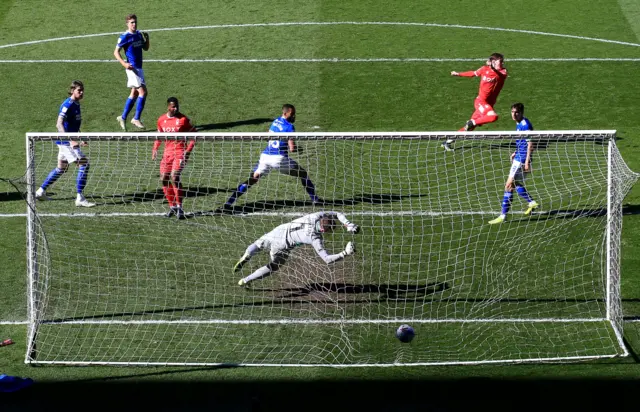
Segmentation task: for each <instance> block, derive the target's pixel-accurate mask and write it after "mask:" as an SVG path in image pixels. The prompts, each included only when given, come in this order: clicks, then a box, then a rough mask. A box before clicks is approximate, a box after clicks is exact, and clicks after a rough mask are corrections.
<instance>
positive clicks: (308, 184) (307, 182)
mask: <svg viewBox="0 0 640 412" xmlns="http://www.w3.org/2000/svg"><path fill="white" fill-rule="evenodd" d="M300 180H301V181H302V184H303V185H304V190H306V191H307V193H308V194H309V196H311V200H315V199H316V188H315V186H314V185H313V182H312V181H311V179H309V178H308V177H303V178H302V179H300Z"/></svg>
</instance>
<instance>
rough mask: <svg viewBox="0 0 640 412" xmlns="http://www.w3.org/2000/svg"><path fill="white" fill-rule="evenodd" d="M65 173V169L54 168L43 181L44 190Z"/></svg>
mask: <svg viewBox="0 0 640 412" xmlns="http://www.w3.org/2000/svg"><path fill="white" fill-rule="evenodd" d="M63 173H64V170H62V169H60V168H57V167H56V168H55V169H53V170H52V171H51V172H49V175H48V176H47V178H46V179H44V183H42V186H40V187H41V188H42V190H47V187H49V186H51V185H52V184H54V183H55V181H56V180H58V178H59V177H60V176H62V175H63Z"/></svg>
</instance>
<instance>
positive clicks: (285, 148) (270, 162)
mask: <svg viewBox="0 0 640 412" xmlns="http://www.w3.org/2000/svg"><path fill="white" fill-rule="evenodd" d="M295 121H296V108H295V107H294V106H293V105H291V104H285V105H283V106H282V116H280V117H278V118H277V119H275V120H274V121H273V123H272V124H271V127H270V128H269V132H271V133H293V132H295V127H294V126H293V123H294V122H295ZM296 151H299V149H298V148H297V147H296V144H295V142H294V140H293V138H289V139H287V140H269V141H268V142H267V147H266V148H265V149H264V150H263V151H262V154H261V155H260V160H259V162H258V164H257V165H256V166H255V167H254V169H253V172H252V173H251V176H250V177H249V179H248V180H245V181H244V182H242V183H241V184H240V185H239V186H238V188H237V189H236V190H235V191H234V192H233V194H232V195H231V196H230V197H229V199H228V200H227V201H226V203H225V204H224V206H223V210H228V209H229V208H230V207H231V206H232V205H233V203H234V202H235V201H236V200H237V199H238V198H239V197H240V196H242V195H243V194H244V193H246V192H247V190H249V188H250V187H251V186H253V185H255V184H256V183H258V180H259V179H260V178H261V177H262V176H266V175H267V174H268V173H269V172H270V171H271V169H277V170H278V171H279V172H280V173H283V174H287V175H289V176H293V177H299V178H300V183H302V185H303V186H304V188H305V190H306V191H307V194H309V197H310V198H311V201H312V202H313V203H319V202H320V199H319V198H318V196H316V189H315V186H314V185H313V182H311V179H309V176H308V174H307V171H306V170H304V169H303V168H302V167H300V165H298V163H297V162H296V161H295V160H293V159H291V158H290V157H289V152H291V153H295V152H296Z"/></svg>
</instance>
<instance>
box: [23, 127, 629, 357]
mask: <svg viewBox="0 0 640 412" xmlns="http://www.w3.org/2000/svg"><path fill="white" fill-rule="evenodd" d="M593 135H602V136H603V140H608V143H607V144H608V148H607V211H606V219H607V220H606V269H605V271H606V291H605V293H606V297H605V298H606V320H607V321H608V322H610V324H611V327H612V328H613V331H614V333H615V336H616V338H617V340H618V344H619V346H620V348H621V352H622V355H615V354H613V355H601V356H600V355H598V356H591V355H590V356H573V357H558V358H537V359H534V358H530V359H525V360H484V361H482V360H480V361H459V362H449V361H447V362H420V363H384V364H376V363H372V364H286V365H283V364H268V363H264V364H263V363H260V364H251V363H243V364H238V365H239V366H311V367H315V366H330V367H358V366H360V367H385V366H437V365H451V364H459V365H472V364H479V363H525V362H526V363H528V362H562V361H577V360H589V359H600V358H614V357H618V356H627V355H628V353H629V352H628V350H627V348H626V345H625V343H624V340H623V330H622V326H623V325H622V306H621V305H622V300H621V293H620V281H621V272H620V247H621V238H620V235H621V233H620V232H621V230H618V231H616V229H619V228H621V225H622V222H621V219H622V199H616V198H615V192H614V188H615V185H616V180H615V176H614V172H615V171H614V170H613V160H614V159H613V153H614V149H615V148H616V144H615V138H616V130H544V131H531V132H506V131H495V132H336V133H331V132H318V133H313V132H309V133H298V132H296V133H269V132H264V133H190V134H187V133H181V134H178V133H175V134H166V133H27V134H26V161H27V171H26V187H27V193H26V203H27V205H26V207H27V213H26V217H27V219H26V220H27V224H26V225H27V236H26V241H27V242H26V243H27V253H26V255H27V256H26V257H27V295H28V296H27V298H28V299H27V300H28V302H27V311H28V322H27V323H28V327H27V348H26V349H27V350H26V355H25V363H27V364H67V365H166V366H220V365H228V364H227V363H189V362H181V363H172V362H159V363H155V362H71V361H68V362H67V361H41V360H38V359H37V339H36V338H37V334H38V327H39V325H40V324H41V323H42V322H43V321H44V319H41V317H40V316H39V312H40V307H39V306H40V304H41V303H42V302H41V300H40V299H41V298H42V296H40V295H39V291H38V290H37V288H36V285H37V283H38V280H39V261H38V250H37V242H36V236H37V234H36V230H37V219H38V216H37V207H36V199H35V191H36V184H37V183H36V180H35V179H36V177H35V176H36V174H35V164H36V162H35V159H34V158H35V149H34V147H35V146H34V145H35V144H36V142H42V141H49V142H54V141H56V140H62V141H84V142H91V141H118V140H136V141H141V142H150V141H153V140H158V139H159V140H164V141H171V140H183V139H186V138H188V139H191V140H195V141H196V142H201V141H231V140H233V141H255V140H261V141H267V140H273V139H274V138H278V137H280V138H295V139H297V140H298V141H301V142H304V141H313V140H320V139H321V140H378V139H379V140H436V141H445V140H447V139H456V140H494V139H495V140H497V139H512V138H514V137H516V136H531V137H534V136H554V137H555V138H558V139H563V138H567V139H570V140H581V136H582V137H583V139H586V138H587V137H584V136H588V138H590V139H592V138H593ZM616 202H617V203H618V204H616ZM616 219H618V220H619V221H618V220H616ZM45 242H46V239H45ZM507 320H509V319H507ZM579 320H580V319H576V321H579ZM582 320H584V319H582ZM474 321H476V322H477V321H483V320H482V319H478V320H473V319H471V320H438V319H432V320H430V322H429V323H431V322H433V323H439V322H474ZM484 321H487V320H484ZM490 321H492V322H495V321H498V322H499V321H501V320H496V319H493V320H490ZM540 321H549V319H540ZM399 322H414V323H420V321H419V320H418V321H417V320H415V319H411V320H398V319H393V320H389V321H388V322H387V321H386V320H385V321H382V322H377V321H376V320H374V319H372V320H371V323H399ZM184 323H188V322H184ZM230 323H232V322H230ZM274 323H278V322H277V321H274ZM345 323H349V321H348V320H347V321H345Z"/></svg>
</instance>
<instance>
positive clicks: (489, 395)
mask: <svg viewBox="0 0 640 412" xmlns="http://www.w3.org/2000/svg"><path fill="white" fill-rule="evenodd" d="M543 366H546V365H543ZM543 366H540V365H538V366H537V367H538V368H540V367H543ZM562 366H563V367H564V366H568V365H562ZM452 368H453V367H452ZM513 368H520V369H522V371H523V372H522V375H523V377H516V378H514V377H511V378H508V377H505V378H503V377H500V371H501V370H504V369H501V368H500V367H493V372H489V373H488V372H484V371H485V369H479V370H478V369H476V370H473V369H468V368H465V369H458V370H454V369H451V370H448V372H447V373H446V374H445V373H444V370H443V369H441V368H440V369H429V368H426V369H425V368H424V367H421V368H393V369H389V368H367V369H365V370H363V371H362V372H360V370H354V369H346V370H345V369H341V370H340V371H339V372H340V373H338V372H334V370H327V369H322V368H316V369H314V370H313V372H315V376H316V378H308V377H307V378H305V376H309V375H311V374H309V373H304V371H301V370H300V368H287V369H286V371H287V373H288V375H289V377H288V378H281V377H280V376H282V373H281V372H280V373H277V374H276V375H277V376H278V378H271V379H269V378H268V377H264V376H265V375H267V376H268V372H269V371H270V370H272V369H253V371H255V373H253V374H251V375H250V374H249V373H247V374H246V375H249V377H245V378H244V379H243V378H240V379H228V378H227V379H224V378H223V377H220V378H217V379H216V378H211V380H203V379H202V378H200V379H191V380H187V379H182V380H178V379H174V380H169V379H162V380H157V381H150V380H135V376H131V377H130V378H131V381H119V382H117V381H116V382H114V381H110V382H107V381H100V380H98V381H73V382H64V381H63V382H60V381H55V380H52V381H48V382H36V383H35V384H34V385H32V386H31V387H29V388H27V389H24V390H22V391H18V392H16V393H12V394H4V395H3V397H2V400H0V402H1V403H2V405H4V408H3V411H14V410H20V411H36V410H37V411H42V410H47V411H51V410H65V411H67V410H75V409H76V408H74V407H73V405H91V404H96V403H100V407H101V408H109V409H111V408H115V409H114V410H117V411H129V410H132V411H133V410H136V411H140V410H152V411H169V410H179V411H202V410H208V411H290V410H291V411H293V410H295V411H301V410H303V411H327V410H330V411H349V412H352V411H367V412H374V411H426V412H450V411H475V410H491V411H514V410H517V411H567V410H575V411H600V410H610V409H612V408H615V409H620V410H635V409H636V406H637V405H635V403H637V395H636V393H637V389H638V387H640V385H639V383H638V380H636V379H630V378H627V379H621V378H616V379H606V378H602V377H599V378H597V379H596V378H590V377H589V376H590V375H589V374H588V373H587V374H584V372H583V373H582V374H580V372H572V373H571V378H569V379H560V378H554V379H550V378H543V377H539V374H537V375H536V376H537V377H535V378H531V377H526V371H527V370H530V369H533V370H535V367H526V366H511V370H512V372H510V373H508V376H513V375H514V372H513ZM527 368H529V369H527ZM547 368H549V369H554V370H556V369H557V368H555V367H554V366H547ZM572 369H573V368H571V367H569V368H568V370H572ZM179 373H182V371H181V370H180V369H177V370H176V371H175V372H174V374H179ZM438 373H439V375H438ZM465 373H466V374H467V375H465ZM591 373H592V374H593V372H591ZM576 374H577V376H574V375H576ZM443 375H445V376H448V378H444V379H443V378H442V376H443ZM483 375H488V376H483ZM141 376H144V374H141ZM169 376H170V375H169ZM223 376H224V375H223ZM231 376H234V375H231ZM496 388H499V391H498V392H499V393H498V392H496ZM603 393H611V394H616V395H615V396H603ZM328 405H331V406H330V407H329V406H328ZM626 405H628V406H630V407H631V408H624V406H626ZM632 405H633V406H632ZM621 406H622V407H623V408H620V407H621ZM485 407H486V409H485ZM78 409H79V408H78Z"/></svg>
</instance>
